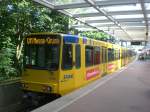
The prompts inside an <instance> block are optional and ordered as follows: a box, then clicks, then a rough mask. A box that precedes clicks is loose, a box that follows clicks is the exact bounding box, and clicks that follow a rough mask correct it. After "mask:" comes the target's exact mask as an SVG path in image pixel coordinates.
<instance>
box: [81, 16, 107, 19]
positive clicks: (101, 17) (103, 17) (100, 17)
mask: <svg viewBox="0 0 150 112" xmlns="http://www.w3.org/2000/svg"><path fill="white" fill-rule="evenodd" d="M81 19H84V20H105V19H107V18H106V17H105V16H99V17H84V18H81Z"/></svg>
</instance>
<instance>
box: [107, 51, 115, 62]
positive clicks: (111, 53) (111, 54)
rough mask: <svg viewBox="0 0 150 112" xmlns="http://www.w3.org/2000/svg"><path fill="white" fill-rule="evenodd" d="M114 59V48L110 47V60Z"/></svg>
mask: <svg viewBox="0 0 150 112" xmlns="http://www.w3.org/2000/svg"><path fill="white" fill-rule="evenodd" d="M113 60H114V49H111V48H109V49H108V61H113Z"/></svg>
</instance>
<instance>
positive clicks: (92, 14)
mask: <svg viewBox="0 0 150 112" xmlns="http://www.w3.org/2000/svg"><path fill="white" fill-rule="evenodd" d="M147 13H148V14H150V10H147ZM107 14H108V15H112V16H114V15H133V14H143V12H142V11H141V10H136V11H115V12H114V11H113V12H108V13H107ZM97 16H103V14H102V13H98V12H96V13H85V14H74V15H73V17H75V18H79V17H97Z"/></svg>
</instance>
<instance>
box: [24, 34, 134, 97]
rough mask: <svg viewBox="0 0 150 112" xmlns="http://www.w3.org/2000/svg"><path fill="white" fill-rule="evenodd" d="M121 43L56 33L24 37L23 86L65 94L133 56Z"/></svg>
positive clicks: (36, 91)
mask: <svg viewBox="0 0 150 112" xmlns="http://www.w3.org/2000/svg"><path fill="white" fill-rule="evenodd" d="M127 51H128V50H127V49H126V48H122V47H121V46H119V45H114V44H111V43H107V42H103V41H98V40H94V39H88V38H86V37H79V36H77V35H67V34H57V33H35V34H31V35H28V36H27V37H26V38H25V70H24V72H23V75H22V81H21V82H22V85H23V89H24V90H26V91H32V92H35V93H48V94H59V95H64V94H66V93H68V92H70V91H72V90H75V89H77V88H79V87H81V86H83V85H86V84H87V83H89V82H92V81H94V80H96V79H98V78H100V77H102V75H104V74H109V73H112V72H114V71H116V70H118V69H120V68H121V66H124V65H125V64H127V63H128V62H129V61H131V59H130V60H128V59H129V57H133V53H132V51H131V50H130V52H131V54H132V55H128V54H127Z"/></svg>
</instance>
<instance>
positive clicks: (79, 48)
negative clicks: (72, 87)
mask: <svg viewBox="0 0 150 112" xmlns="http://www.w3.org/2000/svg"><path fill="white" fill-rule="evenodd" d="M75 54H76V68H80V66H81V47H80V45H76V53H75Z"/></svg>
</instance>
